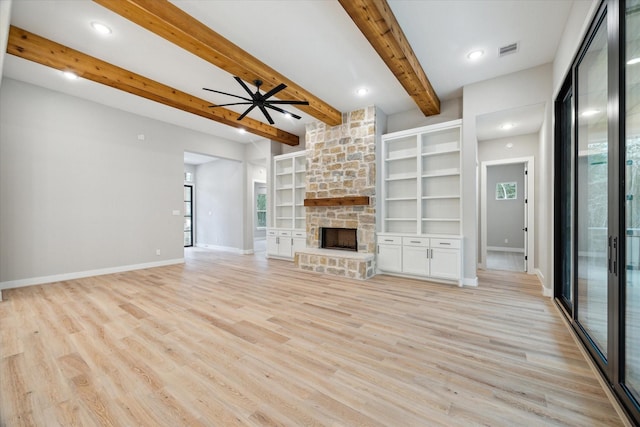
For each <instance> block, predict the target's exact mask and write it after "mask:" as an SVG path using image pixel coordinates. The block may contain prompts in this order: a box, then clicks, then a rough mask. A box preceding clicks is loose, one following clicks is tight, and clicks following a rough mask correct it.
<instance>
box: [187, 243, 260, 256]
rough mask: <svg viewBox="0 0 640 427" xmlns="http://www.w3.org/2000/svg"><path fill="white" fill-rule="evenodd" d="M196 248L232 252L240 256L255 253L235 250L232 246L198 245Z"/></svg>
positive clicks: (250, 250)
mask: <svg viewBox="0 0 640 427" xmlns="http://www.w3.org/2000/svg"><path fill="white" fill-rule="evenodd" d="M196 247H198V248H203V249H213V250H214V251H223V252H231V253H234V254H238V255H251V254H252V253H253V249H240V248H233V247H231V246H219V245H210V244H208V243H197V244H196Z"/></svg>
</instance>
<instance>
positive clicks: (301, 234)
mask: <svg viewBox="0 0 640 427" xmlns="http://www.w3.org/2000/svg"><path fill="white" fill-rule="evenodd" d="M293 237H304V238H306V237H307V232H306V231H294V232H293Z"/></svg>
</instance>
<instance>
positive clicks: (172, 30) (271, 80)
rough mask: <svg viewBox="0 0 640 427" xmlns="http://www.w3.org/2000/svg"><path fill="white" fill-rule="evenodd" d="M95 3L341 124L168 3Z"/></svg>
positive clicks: (326, 108)
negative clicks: (301, 102)
mask: <svg viewBox="0 0 640 427" xmlns="http://www.w3.org/2000/svg"><path fill="white" fill-rule="evenodd" d="M94 1H95V2H96V3H98V4H100V5H102V6H104V7H106V8H107V9H109V10H111V11H113V12H115V13H117V14H119V15H121V16H122V17H124V18H126V19H128V20H130V21H132V22H135V23H136V24H138V25H140V26H142V27H144V28H146V29H147V30H149V31H151V32H153V33H155V34H157V35H159V36H160V37H163V38H164V39H166V40H168V41H170V42H172V43H174V44H176V45H178V46H180V47H182V48H183V49H185V50H187V51H189V52H191V53H193V54H194V55H197V56H199V57H200V58H202V59H204V60H205V61H208V62H210V63H211V64H213V65H215V66H216V67H218V68H221V69H223V70H225V71H227V72H229V73H231V74H233V75H234V76H238V77H240V78H241V79H243V80H244V81H246V82H249V83H252V82H253V81H254V80H256V79H259V80H262V82H263V86H262V88H263V89H264V90H265V91H269V90H271V89H272V88H274V87H275V86H277V85H279V84H280V83H284V84H286V85H287V88H286V89H284V90H282V91H281V92H280V95H281V97H282V98H283V99H285V98H286V99H293V100H297V101H308V102H309V105H299V106H296V108H298V109H300V110H302V111H304V112H306V113H308V114H310V115H311V116H313V117H315V118H317V119H318V120H321V121H323V122H324V123H326V124H328V125H330V126H337V125H339V124H341V123H342V113H341V112H340V111H338V110H337V109H335V108H333V107H332V106H331V105H329V104H327V103H326V102H324V101H322V100H321V99H320V98H318V97H316V96H314V95H313V94H311V93H310V92H308V91H307V90H305V89H304V88H302V87H301V86H299V85H297V84H296V83H294V82H292V81H291V80H289V79H287V78H286V77H285V76H283V75H282V74H280V73H278V72H277V71H275V70H274V69H272V68H271V67H269V66H268V65H266V64H264V63H262V62H261V61H259V60H258V59H257V58H255V57H253V56H251V55H250V54H249V53H247V52H245V51H244V50H242V49H240V48H239V47H238V46H236V45H235V44H233V43H232V42H230V41H229V40H227V39H225V38H224V37H222V36H221V35H220V34H218V33H216V32H215V31H213V30H211V29H210V28H209V27H207V26H206V25H204V24H203V23H201V22H200V21H198V20H196V19H195V18H193V17H192V16H191V15H189V14H187V13H185V12H183V11H182V10H181V9H180V8H178V7H177V6H174V5H173V4H171V3H170V2H169V1H167V0H94Z"/></svg>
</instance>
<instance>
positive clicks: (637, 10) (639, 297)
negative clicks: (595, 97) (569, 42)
mask: <svg viewBox="0 0 640 427" xmlns="http://www.w3.org/2000/svg"><path fill="white" fill-rule="evenodd" d="M625 6H626V7H625V14H624V16H625V28H626V34H625V40H626V43H625V59H624V64H625V97H624V99H625V139H624V182H625V197H624V218H625V264H626V268H625V272H626V278H625V279H626V280H625V283H624V293H623V294H624V301H625V304H624V313H625V315H624V326H623V330H624V335H625V336H624V364H623V373H622V383H623V384H624V386H625V387H626V389H627V392H628V393H630V394H631V395H633V396H634V397H635V399H636V400H637V401H640V0H635V1H628V2H627V3H626V5H625Z"/></svg>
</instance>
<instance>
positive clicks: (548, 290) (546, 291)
mask: <svg viewBox="0 0 640 427" xmlns="http://www.w3.org/2000/svg"><path fill="white" fill-rule="evenodd" d="M534 273H535V275H536V276H537V277H538V280H539V281H540V286H542V295H543V296H545V297H550V298H551V297H553V289H551V288H547V287H546V286H545V285H544V275H543V274H542V271H540V269H539V268H536V269H534Z"/></svg>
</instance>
